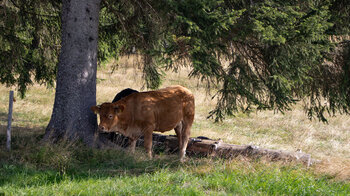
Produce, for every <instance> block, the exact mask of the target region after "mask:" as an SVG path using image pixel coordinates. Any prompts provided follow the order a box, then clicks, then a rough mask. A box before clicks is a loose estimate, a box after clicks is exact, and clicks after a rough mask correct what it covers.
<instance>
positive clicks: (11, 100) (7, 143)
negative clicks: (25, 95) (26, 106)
mask: <svg viewBox="0 0 350 196" xmlns="http://www.w3.org/2000/svg"><path fill="white" fill-rule="evenodd" d="M12 107H13V91H10V99H9V115H8V120H7V142H6V148H7V150H9V151H10V150H11V123H12Z"/></svg>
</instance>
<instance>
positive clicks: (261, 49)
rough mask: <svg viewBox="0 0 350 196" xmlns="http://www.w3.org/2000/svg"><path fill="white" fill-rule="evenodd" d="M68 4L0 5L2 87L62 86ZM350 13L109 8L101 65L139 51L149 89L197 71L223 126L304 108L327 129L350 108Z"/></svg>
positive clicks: (243, 3)
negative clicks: (173, 75) (260, 112)
mask: <svg viewBox="0 0 350 196" xmlns="http://www.w3.org/2000/svg"><path fill="white" fill-rule="evenodd" d="M60 4H61V3H60V1H55V0H31V1H23V0H10V1H3V2H2V3H1V10H0V18H1V19H0V43H1V44H0V53H1V54H0V58H1V59H0V66H1V69H0V82H1V83H4V84H7V85H9V86H12V85H15V86H18V90H19V92H20V93H21V95H22V96H24V93H25V91H26V89H27V87H28V86H29V85H30V84H32V83H33V82H34V81H36V82H39V83H43V84H47V85H49V86H53V85H54V80H55V73H56V69H57V68H56V65H57V59H58V58H57V56H58V54H59V50H60V6H61V5H60ZM349 11H350V3H349V2H347V1H346V0H317V1H312V0H306V1H280V0H254V1H251V0H249V1H248V0H222V1H214V0H189V1H172V0H166V1H156V0H155V1H127V0H122V1H117V2H116V1H113V0H103V1H102V4H101V14H100V27H99V28H100V29H99V32H100V34H99V51H98V54H99V62H100V63H103V62H104V61H106V60H108V59H109V58H112V57H113V58H118V57H119V56H121V55H123V54H128V53H130V52H137V53H138V54H140V55H142V59H143V71H144V78H145V81H146V84H147V86H148V87H149V88H157V87H158V86H159V85H160V84H161V79H162V77H165V76H162V73H163V72H162V70H163V69H173V70H174V71H176V70H177V69H179V68H181V66H184V65H188V66H191V67H192V72H191V74H190V77H199V78H201V79H202V80H203V82H207V84H208V87H210V86H214V87H215V88H216V89H218V92H217V94H216V97H217V99H218V104H217V107H216V108H215V109H214V110H213V111H212V112H211V114H210V116H212V117H215V119H216V120H220V119H222V118H223V117H224V115H225V114H229V115H232V114H234V112H237V111H249V110H252V109H274V110H279V111H281V112H283V111H286V110H288V109H290V107H291V105H293V104H294V103H296V102H297V101H300V100H302V101H303V102H304V106H305V109H306V111H307V112H308V114H309V117H310V118H312V117H314V116H316V117H317V118H318V119H320V120H322V121H326V117H325V113H328V114H331V115H334V114H336V113H337V112H340V113H346V114H348V113H349V109H350V68H349V67H350V65H349V64H350V63H349V62H350V61H349V58H350V55H349V46H350V44H349V39H346V37H348V36H349V31H350V26H349V24H350V22H349V21H350V14H349Z"/></svg>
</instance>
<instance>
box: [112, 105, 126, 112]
mask: <svg viewBox="0 0 350 196" xmlns="http://www.w3.org/2000/svg"><path fill="white" fill-rule="evenodd" d="M124 108H125V106H124V105H121V104H119V105H116V106H114V110H115V113H116V114H119V113H121V112H123V111H124Z"/></svg>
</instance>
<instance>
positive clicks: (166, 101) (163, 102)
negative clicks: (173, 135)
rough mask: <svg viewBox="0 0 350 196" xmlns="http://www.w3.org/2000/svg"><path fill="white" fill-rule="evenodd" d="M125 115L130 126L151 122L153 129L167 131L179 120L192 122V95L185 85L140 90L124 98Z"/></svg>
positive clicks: (142, 125)
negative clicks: (145, 90)
mask: <svg viewBox="0 0 350 196" xmlns="http://www.w3.org/2000/svg"><path fill="white" fill-rule="evenodd" d="M123 101H125V104H126V111H125V115H127V116H129V118H128V119H129V120H130V121H129V122H130V123H131V124H132V125H131V126H138V127H146V126H149V125H150V124H153V125H154V127H155V131H160V132H164V131H169V130H171V129H173V128H174V127H175V126H176V125H177V124H178V123H179V122H181V121H184V122H186V123H190V124H192V122H193V119H194V96H193V94H192V93H191V92H190V91H189V90H188V89H187V88H185V87H182V86H170V87H167V88H163V89H159V90H156V91H148V92H140V93H134V94H132V95H129V96H128V97H126V98H124V100H123Z"/></svg>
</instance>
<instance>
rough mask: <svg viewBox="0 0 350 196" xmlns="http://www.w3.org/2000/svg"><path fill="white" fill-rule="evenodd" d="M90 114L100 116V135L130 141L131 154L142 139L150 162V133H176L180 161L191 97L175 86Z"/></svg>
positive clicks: (189, 119) (190, 119)
mask: <svg viewBox="0 0 350 196" xmlns="http://www.w3.org/2000/svg"><path fill="white" fill-rule="evenodd" d="M91 110H92V111H94V112H95V113H96V114H99V115H100V124H99V126H98V127H99V130H100V131H103V132H119V133H121V134H123V135H124V136H126V137H128V138H129V139H130V140H131V143H130V150H131V152H134V151H135V146H136V140H137V139H138V138H139V137H140V136H142V135H143V136H144V140H145V142H144V146H145V148H146V151H147V153H148V156H149V157H150V158H152V133H153V131H158V132H165V131H170V130H172V129H175V133H176V135H177V138H178V140H179V149H180V160H181V161H183V159H184V157H185V153H186V148H187V143H188V139H189V136H190V131H191V126H192V123H193V120H194V110H195V105H194V96H193V94H192V93H191V92H190V91H189V90H188V89H187V88H185V87H182V86H178V85H177V86H171V87H167V88H163V89H159V90H156V91H148V92H140V93H134V94H131V95H129V96H127V97H124V98H123V99H121V100H119V101H117V102H115V103H103V104H102V105H98V106H92V107H91Z"/></svg>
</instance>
